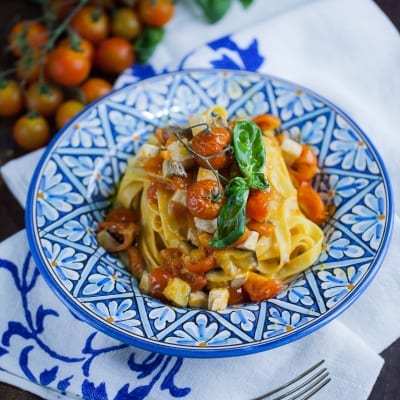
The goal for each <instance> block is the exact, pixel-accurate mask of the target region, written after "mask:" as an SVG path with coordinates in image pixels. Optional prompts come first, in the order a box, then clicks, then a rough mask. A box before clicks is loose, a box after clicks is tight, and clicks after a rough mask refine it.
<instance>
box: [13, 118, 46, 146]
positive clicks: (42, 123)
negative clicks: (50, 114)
mask: <svg viewBox="0 0 400 400" xmlns="http://www.w3.org/2000/svg"><path fill="white" fill-rule="evenodd" d="M13 138H14V141H15V143H17V145H18V146H19V147H21V148H22V149H24V150H28V151H31V150H36V149H38V148H40V147H43V146H45V145H46V144H47V143H48V142H49V140H50V127H49V124H48V122H47V121H46V119H45V118H44V117H42V116H41V115H39V114H37V113H35V112H33V113H29V114H26V115H23V116H22V117H20V118H18V119H17V121H16V122H15V124H14V127H13Z"/></svg>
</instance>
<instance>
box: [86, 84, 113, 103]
mask: <svg viewBox="0 0 400 400" xmlns="http://www.w3.org/2000/svg"><path fill="white" fill-rule="evenodd" d="M111 89H112V86H111V83H110V82H108V81H106V80H105V79H101V78H89V79H88V80H87V81H86V82H85V83H83V84H82V85H81V90H82V92H83V94H84V96H85V101H86V103H91V102H92V101H95V100H97V99H99V98H100V97H103V96H104V95H106V94H107V93H109V92H111Z"/></svg>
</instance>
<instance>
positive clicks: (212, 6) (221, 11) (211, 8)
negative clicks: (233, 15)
mask: <svg viewBox="0 0 400 400" xmlns="http://www.w3.org/2000/svg"><path fill="white" fill-rule="evenodd" d="M196 3H197V4H198V5H199V6H200V7H201V9H202V10H203V13H204V15H205V17H206V18H207V20H208V22H210V23H211V24H213V23H215V22H217V21H219V20H220V19H221V18H222V17H223V16H224V15H225V14H226V13H227V11H228V10H229V7H230V6H231V0H196Z"/></svg>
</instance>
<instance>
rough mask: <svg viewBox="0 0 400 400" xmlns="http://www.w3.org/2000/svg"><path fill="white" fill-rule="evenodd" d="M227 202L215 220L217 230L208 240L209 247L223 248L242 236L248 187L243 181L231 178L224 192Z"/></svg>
mask: <svg viewBox="0 0 400 400" xmlns="http://www.w3.org/2000/svg"><path fill="white" fill-rule="evenodd" d="M225 195H226V196H227V201H226V202H225V203H224V205H223V206H222V208H221V211H220V213H219V215H218V220H217V230H216V231H215V233H214V236H213V237H212V239H211V240H210V242H209V243H210V245H211V246H213V247H216V248H224V247H227V246H229V245H231V244H232V243H234V242H235V241H236V240H238V239H239V238H240V236H242V235H243V233H244V231H245V230H246V204H247V198H248V197H249V187H248V185H247V183H246V181H245V179H243V178H241V177H236V178H233V179H231V180H230V181H229V183H228V186H227V188H226V190H225Z"/></svg>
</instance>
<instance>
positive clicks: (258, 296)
mask: <svg viewBox="0 0 400 400" xmlns="http://www.w3.org/2000/svg"><path fill="white" fill-rule="evenodd" d="M282 286H283V282H282V281H280V280H278V279H270V278H266V277H265V276H262V275H260V274H258V273H256V272H251V271H250V272H249V273H248V275H247V280H246V282H245V283H244V284H243V288H244V290H245V291H246V292H247V293H248V294H249V296H250V299H251V301H263V300H267V299H269V298H271V297H274V296H276V295H277V294H278V293H279V291H280V290H281V289H282Z"/></svg>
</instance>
